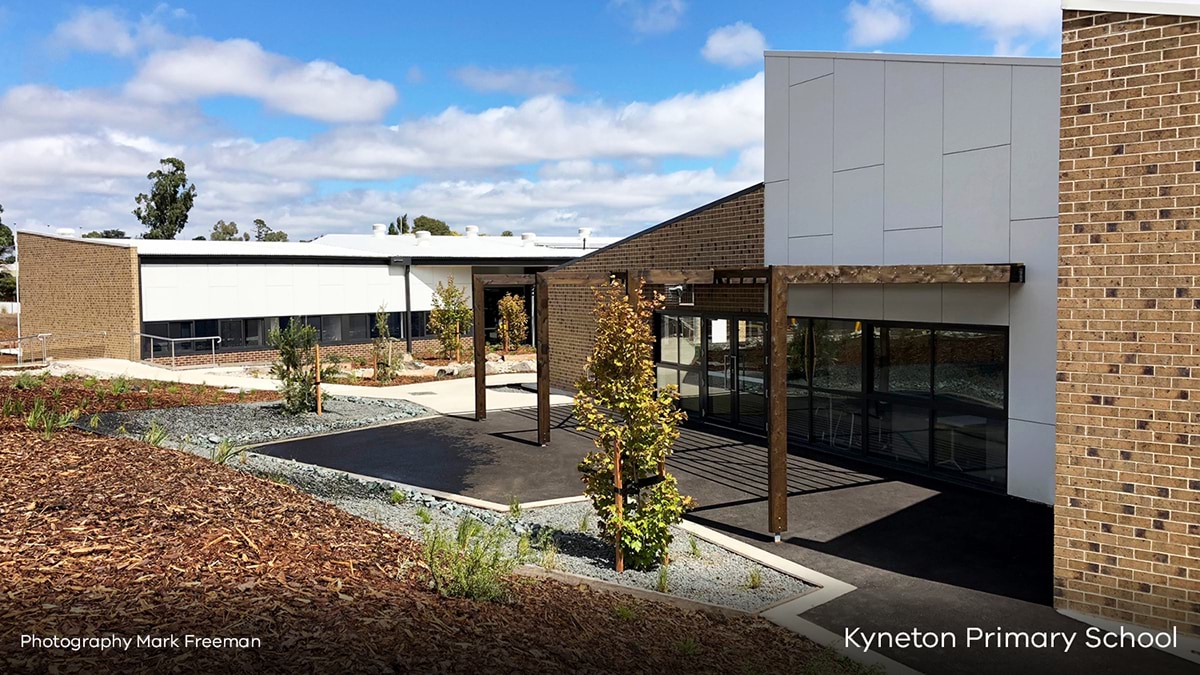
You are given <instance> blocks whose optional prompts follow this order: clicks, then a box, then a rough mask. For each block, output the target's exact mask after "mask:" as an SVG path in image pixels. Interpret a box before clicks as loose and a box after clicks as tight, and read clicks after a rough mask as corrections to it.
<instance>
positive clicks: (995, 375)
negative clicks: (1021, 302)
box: [934, 331, 1007, 409]
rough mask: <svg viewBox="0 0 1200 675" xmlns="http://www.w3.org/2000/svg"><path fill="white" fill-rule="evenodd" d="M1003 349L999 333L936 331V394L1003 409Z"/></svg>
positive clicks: (1004, 348)
mask: <svg viewBox="0 0 1200 675" xmlns="http://www.w3.org/2000/svg"><path fill="white" fill-rule="evenodd" d="M1006 348H1007V347H1006V345H1005V341H1004V336H1003V335H1002V334H1000V333H984V332H974V331H938V334H937V348H936V353H935V358H936V359H937V360H936V365H935V367H934V392H935V394H936V395H937V396H938V397H939V398H944V399H947V400H949V401H959V402H963V403H970V404H975V405H985V406H989V407H992V408H997V409H1003V408H1004V372H1005V350H1006Z"/></svg>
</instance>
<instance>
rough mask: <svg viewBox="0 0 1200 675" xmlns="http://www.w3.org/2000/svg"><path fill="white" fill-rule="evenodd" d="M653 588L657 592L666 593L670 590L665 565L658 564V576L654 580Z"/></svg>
mask: <svg viewBox="0 0 1200 675" xmlns="http://www.w3.org/2000/svg"><path fill="white" fill-rule="evenodd" d="M654 590H656V591H658V592H659V593H668V592H670V590H671V584H670V579H668V577H667V566H666V565H659V566H658V578H656V579H655V580H654Z"/></svg>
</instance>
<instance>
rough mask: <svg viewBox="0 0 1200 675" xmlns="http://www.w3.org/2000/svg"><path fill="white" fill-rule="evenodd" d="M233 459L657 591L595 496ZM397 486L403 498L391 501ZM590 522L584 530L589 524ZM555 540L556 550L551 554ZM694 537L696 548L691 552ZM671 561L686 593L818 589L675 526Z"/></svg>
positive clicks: (324, 491)
mask: <svg viewBox="0 0 1200 675" xmlns="http://www.w3.org/2000/svg"><path fill="white" fill-rule="evenodd" d="M183 449H185V450H189V451H191V452H194V453H197V454H200V455H202V456H205V457H208V456H210V454H211V452H212V450H211V448H205V447H200V446H196V445H190V446H184V447H183ZM229 466H230V467H232V468H237V469H240V470H243V471H247V472H250V473H254V474H256V475H259V476H262V477H264V478H268V479H270V480H274V481H276V482H280V483H286V484H289V485H292V486H294V487H296V488H298V489H300V490H302V491H304V492H307V493H309V494H311V495H313V496H314V497H316V498H318V499H321V500H323V501H325V502H328V503H330V504H332V505H334V506H337V507H338V508H341V509H343V510H345V511H347V512H348V513H351V514H354V515H356V516H359V517H362V518H366V519H367V520H371V521H374V522H376V523H379V524H381V525H383V526H384V527H387V528H389V529H392V530H395V531H397V532H400V533H402V534H405V535H408V536H410V537H412V538H414V539H418V540H419V539H421V538H422V536H423V535H424V533H425V532H426V531H427V530H429V529H430V528H431V527H442V528H448V529H452V528H454V527H456V526H457V524H458V522H459V521H460V520H461V519H462V518H464V517H472V518H476V519H479V520H481V521H483V522H484V523H486V524H488V525H492V526H497V527H501V528H504V529H505V530H507V531H508V532H510V533H511V536H509V537H508V543H507V545H508V547H509V549H510V551H511V553H512V554H513V555H516V551H517V547H518V542H519V541H520V538H521V537H522V536H524V537H527V538H528V540H529V541H531V542H532V543H533V544H534V546H535V549H534V550H533V551H532V554H531V557H530V559H528V562H530V563H532V564H536V565H539V566H542V567H546V568H548V569H552V570H556V571H562V572H568V573H571V574H578V575H581V576H585V577H591V578H594V579H600V580H603V581H607V582H611V583H617V584H621V585H625V586H631V587H636V588H641V589H646V590H658V570H651V571H647V572H639V571H634V570H627V571H626V572H625V573H624V574H617V573H616V572H615V571H614V569H613V566H614V563H613V551H612V548H611V547H610V546H608V545H607V544H605V543H603V542H602V541H601V540H600V539H599V538H598V532H597V529H596V518H595V515H594V512H593V511H592V508H591V503H590V502H576V503H571V504H561V505H558V506H548V507H542V508H537V509H523V510H522V511H521V513H520V515H519V516H517V517H513V516H512V515H511V514H509V513H497V512H495V511H488V510H483V509H477V508H474V507H470V506H465V505H462V504H458V503H456V502H451V501H446V500H442V499H437V498H435V497H432V496H430V495H428V494H425V493H423V492H418V491H413V490H408V489H404V490H396V489H394V488H393V486H392V484H390V483H388V482H386V481H365V480H361V479H359V478H356V477H354V476H350V475H348V474H346V473H344V472H341V471H336V470H333V469H327V468H324V467H318V466H313V465H309V464H303V463H300V462H295V461H292V460H286V459H280V458H277V457H270V456H267V455H259V454H256V453H252V452H248V453H245V454H244V455H243V456H239V457H237V458H235V459H231V460H230V461H229ZM393 493H399V496H400V499H399V503H393V502H392V496H393ZM585 521H586V529H581V526H582V525H585ZM548 541H553V544H554V546H553V553H548V552H547V550H548V548H549V547H547V546H545V543H546V542H548ZM693 542H694V545H695V550H694V551H693V549H692V546H693ZM670 559H671V563H670V565H668V567H667V573H666V574H667V592H668V593H670V594H672V595H675V596H678V597H682V598H687V599H689V600H695V601H698V602H704V603H710V604H715V605H721V606H724V607H731V608H734V609H739V610H744V611H748V612H755V611H760V610H762V609H765V608H766V607H769V606H771V605H775V604H777V603H779V602H782V601H783V600H787V599H789V598H793V597H796V596H799V595H802V594H804V593H806V592H808V591H811V590H814V588H815V587H814V586H811V585H809V584H806V583H804V582H803V581H801V580H799V579H796V578H794V577H791V576H788V575H786V574H783V573H780V572H777V571H775V570H772V569H769V568H766V567H763V566H761V565H759V564H757V563H755V562H753V561H750V560H747V559H745V558H743V557H741V556H739V555H737V554H735V553H732V552H730V551H727V550H725V549H723V548H721V547H719V546H716V545H713V544H709V543H707V542H705V541H702V540H700V539H696V538H694V537H693V536H692V535H690V534H689V533H687V532H685V531H683V530H680V529H676V531H675V540H674V542H673V543H672V544H671V550H670ZM752 569H755V570H757V571H758V576H759V580H760V585H759V586H758V587H757V588H750V577H751V570H752Z"/></svg>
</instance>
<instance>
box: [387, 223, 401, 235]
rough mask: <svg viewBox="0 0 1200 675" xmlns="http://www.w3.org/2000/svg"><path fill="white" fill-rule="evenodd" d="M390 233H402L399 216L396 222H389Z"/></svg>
mask: <svg viewBox="0 0 1200 675" xmlns="http://www.w3.org/2000/svg"><path fill="white" fill-rule="evenodd" d="M388 234H389V235H390V236H393V237H394V236H396V235H398V234H400V219H399V218H397V219H396V222H394V223H388Z"/></svg>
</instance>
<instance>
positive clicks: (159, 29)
mask: <svg viewBox="0 0 1200 675" xmlns="http://www.w3.org/2000/svg"><path fill="white" fill-rule="evenodd" d="M186 17H187V12H185V11H184V10H182V9H173V8H171V7H169V6H167V5H159V6H157V7H156V8H155V9H154V11H153V12H151V13H150V14H145V15H143V16H142V17H141V18H140V19H139V20H138V21H137V22H136V23H135V22H133V21H129V20H128V19H126V18H125V17H124V16H122V15H120V14H118V13H117V12H116V11H114V10H112V9H106V8H94V7H83V8H80V9H78V10H76V11H75V13H74V14H72V15H71V17H70V18H69V19H67V20H66V21H64V22H62V23H60V24H58V26H56V27H55V29H54V32H53V33H52V34H51V36H50V43H51V44H52V45H54V46H55V47H57V48H60V49H64V50H68V51H82V52H92V53H99V54H110V55H112V56H122V57H129V56H134V55H136V54H137V53H138V52H140V51H141V50H143V49H147V48H150V47H158V46H163V45H165V44H167V43H168V42H169V41H170V40H172V39H174V37H175V36H173V35H172V33H171V32H170V30H168V28H167V27H166V25H165V22H166V21H167V20H171V19H182V18H186Z"/></svg>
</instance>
